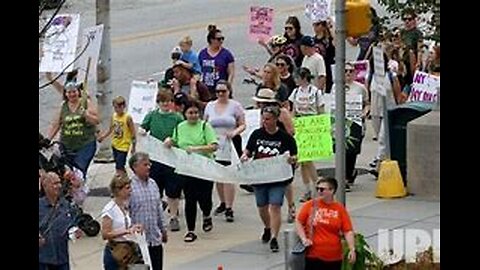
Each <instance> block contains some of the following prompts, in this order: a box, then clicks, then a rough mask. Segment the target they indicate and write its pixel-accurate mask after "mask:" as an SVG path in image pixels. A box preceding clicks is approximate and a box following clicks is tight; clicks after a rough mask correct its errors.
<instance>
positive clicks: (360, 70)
mask: <svg viewBox="0 0 480 270" xmlns="http://www.w3.org/2000/svg"><path fill="white" fill-rule="evenodd" d="M353 67H354V68H355V74H356V75H355V81H357V82H359V83H361V84H365V80H366V77H367V72H368V61H367V60H361V61H355V62H353Z"/></svg>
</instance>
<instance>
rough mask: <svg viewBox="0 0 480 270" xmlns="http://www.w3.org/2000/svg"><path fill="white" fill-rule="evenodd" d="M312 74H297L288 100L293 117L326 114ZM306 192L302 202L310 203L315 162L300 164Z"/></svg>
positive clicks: (320, 93) (300, 70)
mask: <svg viewBox="0 0 480 270" xmlns="http://www.w3.org/2000/svg"><path fill="white" fill-rule="evenodd" d="M311 78H312V74H311V73H310V70H308V68H304V67H302V68H300V69H299V70H298V71H297V73H295V81H296V83H297V85H298V87H297V88H295V90H293V92H292V94H291V95H290V97H289V98H288V99H289V100H290V102H292V104H293V109H292V112H293V115H294V116H295V117H304V116H311V115H318V114H321V113H324V105H325V101H324V99H323V94H322V92H321V91H320V90H319V89H318V88H317V87H315V86H314V85H313V84H312V83H311ZM300 170H301V173H302V181H303V187H304V192H303V195H302V197H301V198H300V202H305V201H308V200H310V199H311V198H312V187H311V185H314V184H315V181H316V180H317V178H318V176H317V169H316V168H315V165H314V164H313V161H303V162H301V163H300Z"/></svg>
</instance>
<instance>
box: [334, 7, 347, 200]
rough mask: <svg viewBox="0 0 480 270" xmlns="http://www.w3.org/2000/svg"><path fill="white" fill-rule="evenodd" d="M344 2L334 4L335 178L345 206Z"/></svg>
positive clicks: (339, 195)
mask: <svg viewBox="0 0 480 270" xmlns="http://www.w3.org/2000/svg"><path fill="white" fill-rule="evenodd" d="M345 25H346V24H345V0H336V3H335V80H336V82H335V178H336V179H337V181H338V192H337V196H338V197H337V199H338V201H340V202H341V203H342V204H343V205H345V203H346V201H345V153H346V152H345V39H346V38H347V36H346V29H345Z"/></svg>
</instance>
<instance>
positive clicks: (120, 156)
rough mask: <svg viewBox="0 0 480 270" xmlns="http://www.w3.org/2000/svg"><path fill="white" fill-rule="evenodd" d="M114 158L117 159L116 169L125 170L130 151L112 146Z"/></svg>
mask: <svg viewBox="0 0 480 270" xmlns="http://www.w3.org/2000/svg"><path fill="white" fill-rule="evenodd" d="M112 152H113V159H114V160H115V169H117V170H125V164H126V163H127V155H128V152H124V151H120V150H117V149H115V147H112Z"/></svg>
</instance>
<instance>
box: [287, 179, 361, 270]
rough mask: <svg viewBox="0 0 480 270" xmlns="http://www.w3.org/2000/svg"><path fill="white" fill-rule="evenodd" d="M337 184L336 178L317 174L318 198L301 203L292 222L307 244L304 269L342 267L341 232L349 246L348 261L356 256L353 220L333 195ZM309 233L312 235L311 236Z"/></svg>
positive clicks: (353, 260) (353, 259)
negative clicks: (318, 177)
mask: <svg viewBox="0 0 480 270" xmlns="http://www.w3.org/2000/svg"><path fill="white" fill-rule="evenodd" d="M337 188H338V183H337V180H336V179H335V178H331V177H326V178H320V179H319V180H318V181H317V183H316V189H317V192H318V198H315V199H312V200H310V201H308V202H306V203H304V204H303V205H302V207H301V208H300V211H299V213H298V216H297V220H296V222H295V225H296V228H297V233H298V236H299V238H300V239H301V240H302V242H303V244H304V245H305V246H307V250H306V254H305V270H317V269H337V270H340V269H342V261H343V250H342V242H341V237H342V236H343V237H345V240H346V241H347V244H348V248H349V251H348V255H347V256H348V262H349V263H354V262H355V260H356V253H355V239H354V238H355V235H354V232H353V226H352V222H351V220H350V215H349V214H348V212H347V209H346V208H345V207H344V206H343V205H342V204H341V203H339V202H336V201H335V199H334V195H335V193H336V192H337ZM312 208H313V210H312ZM312 215H313V216H312ZM310 222H312V223H313V226H311V225H310ZM310 227H312V228H313V233H312V232H310ZM312 234H313V238H312V239H310V237H309V236H310V235H312Z"/></svg>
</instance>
